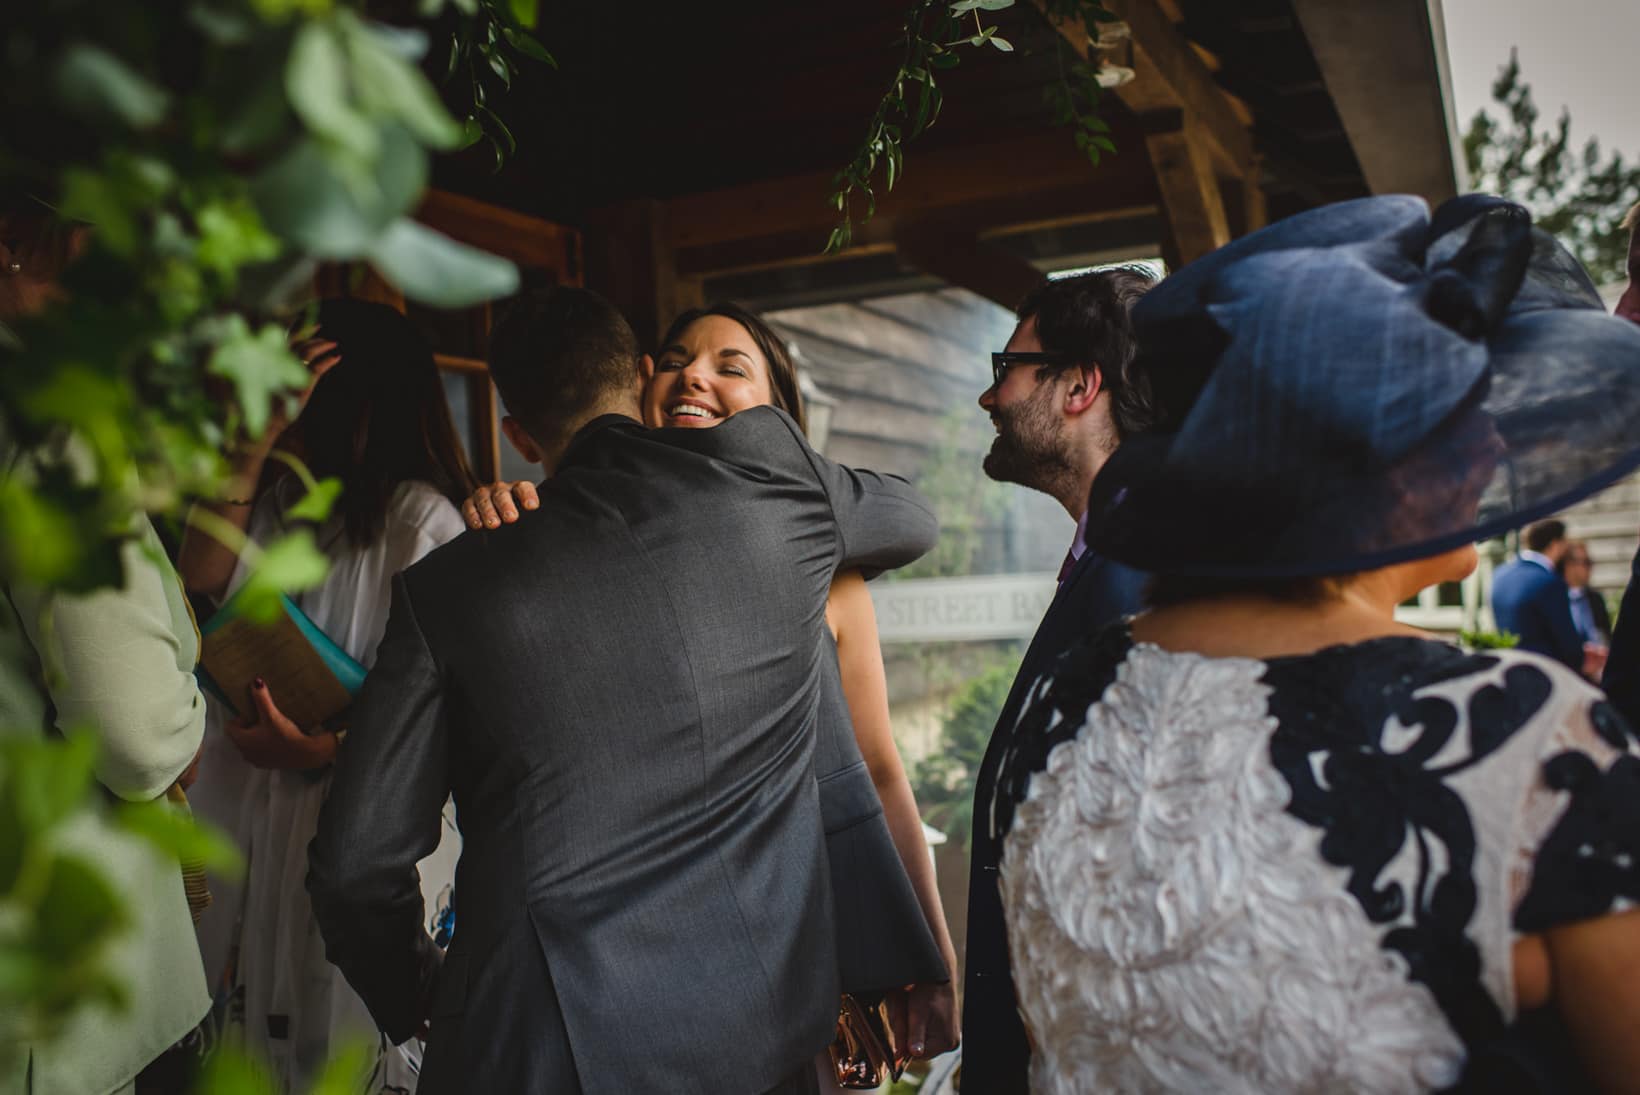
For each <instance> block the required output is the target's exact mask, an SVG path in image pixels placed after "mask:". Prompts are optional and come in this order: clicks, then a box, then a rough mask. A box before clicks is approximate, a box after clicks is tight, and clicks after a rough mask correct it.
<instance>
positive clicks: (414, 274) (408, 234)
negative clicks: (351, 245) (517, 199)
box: [369, 218, 518, 308]
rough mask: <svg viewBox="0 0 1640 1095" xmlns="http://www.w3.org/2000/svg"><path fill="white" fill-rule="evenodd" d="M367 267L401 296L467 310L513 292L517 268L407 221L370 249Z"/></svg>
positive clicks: (516, 286)
mask: <svg viewBox="0 0 1640 1095" xmlns="http://www.w3.org/2000/svg"><path fill="white" fill-rule="evenodd" d="M369 258H370V261H371V263H372V264H373V265H374V266H375V267H376V269H377V270H379V271H380V272H381V274H382V276H384V277H385V278H387V280H388V281H390V282H392V283H393V284H394V285H396V286H398V288H399V289H400V290H401V291H403V293H404V294H405V295H406V296H408V297H411V298H413V299H415V300H418V301H421V302H422V303H424V304H431V305H433V306H435V307H439V308H470V307H472V306H473V305H475V304H479V303H482V302H483V301H486V300H494V299H496V298H497V297H505V296H510V295H511V294H513V293H515V292H517V291H518V268H517V267H516V266H514V265H513V264H512V263H510V262H508V261H507V260H506V259H502V258H497V257H496V256H494V255H491V254H488V253H486V252H484V251H480V250H478V249H477V248H474V247H468V246H467V245H466V244H463V243H457V242H456V241H455V240H452V239H450V238H449V237H448V236H445V235H442V234H440V233H438V232H435V231H433V230H432V229H431V228H426V227H424V226H422V225H420V224H417V223H416V222H415V221H412V220H409V219H408V218H401V219H400V220H398V221H396V222H394V224H393V225H392V226H391V227H390V228H388V230H387V231H386V232H385V233H383V234H382V237H381V239H380V240H379V241H377V243H376V245H375V246H374V247H373V248H371V250H370V254H369Z"/></svg>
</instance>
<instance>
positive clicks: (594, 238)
mask: <svg viewBox="0 0 1640 1095" xmlns="http://www.w3.org/2000/svg"><path fill="white" fill-rule="evenodd" d="M586 247H587V284H588V285H590V286H591V287H592V288H594V289H596V290H598V291H599V292H600V293H602V294H604V295H605V296H606V297H608V298H609V299H610V301H611V302H613V303H614V305H615V306H616V307H617V308H619V309H620V310H621V312H622V314H623V315H625V316H626V318H627V321H628V322H630V323H631V324H632V329H633V331H634V332H635V333H636V334H637V336H638V345H640V346H642V347H643V348H644V349H646V350H648V349H652V348H653V347H654V346H655V344H656V343H657V342H658V341H659V340H660V337H661V335H662V333H664V332H665V330H666V328H667V326H668V325H669V324H670V323H671V322H672V320H673V318H674V317H676V316H677V314H678V313H679V312H681V311H683V310H684V309H686V308H698V307H700V305H701V304H702V303H703V299H704V298H703V296H702V286H701V279H700V278H699V277H696V276H693V275H688V274H680V273H679V271H678V263H677V252H676V249H675V248H674V247H673V246H672V242H671V236H670V232H669V225H668V214H667V209H666V206H665V203H662V202H658V201H653V200H650V199H639V200H636V201H630V202H621V203H619V204H618V205H611V206H605V207H604V208H602V209H597V210H594V211H593V212H592V213H591V214H589V216H588V218H587V241H586Z"/></svg>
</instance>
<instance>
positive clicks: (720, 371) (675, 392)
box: [643, 315, 774, 429]
mask: <svg viewBox="0 0 1640 1095" xmlns="http://www.w3.org/2000/svg"><path fill="white" fill-rule="evenodd" d="M772 402H774V386H773V384H772V382H771V381H770V379H769V362H768V360H767V359H766V358H765V357H764V356H763V352H762V351H761V350H759V349H758V348H757V343H756V341H754V340H753V338H752V336H751V335H750V334H749V333H748V332H747V330H746V328H744V327H742V326H741V325H740V324H738V323H736V322H735V321H734V320H732V319H730V318H728V317H727V316H715V315H707V316H702V317H700V318H699V319H697V320H695V321H694V322H693V323H691V324H689V326H687V327H685V328H684V329H683V331H682V333H681V334H679V335H678V336H677V338H676V339H674V340H673V341H672V342H671V343H669V344H668V345H665V346H662V347H661V349H660V353H659V354H657V355H656V357H655V363H654V367H653V369H652V371H651V372H650V374H649V376H648V380H647V383H646V384H645V385H644V393H643V420H644V425H646V426H650V427H656V426H682V427H684V428H686V429H704V428H709V427H711V426H716V425H717V424H718V423H719V422H722V421H723V420H724V419H725V418H728V417H729V416H730V415H732V414H735V413H737V412H739V411H744V410H747V409H748V408H751V407H762V406H766V405H768V404H769V403H772Z"/></svg>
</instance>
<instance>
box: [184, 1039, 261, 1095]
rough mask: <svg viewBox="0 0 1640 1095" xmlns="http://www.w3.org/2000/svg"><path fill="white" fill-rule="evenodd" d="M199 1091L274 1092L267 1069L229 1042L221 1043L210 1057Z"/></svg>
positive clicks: (232, 1094) (231, 1094)
mask: <svg viewBox="0 0 1640 1095" xmlns="http://www.w3.org/2000/svg"><path fill="white" fill-rule="evenodd" d="M196 1090H197V1091H198V1093H199V1095H275V1088H274V1083H273V1078H272V1077H271V1076H270V1075H269V1074H268V1071H267V1069H266V1068H265V1067H263V1066H261V1065H259V1064H257V1063H256V1061H255V1060H254V1059H252V1057H251V1056H250V1054H248V1053H246V1052H245V1051H244V1050H243V1049H240V1048H239V1047H237V1046H234V1045H230V1044H224V1045H221V1046H218V1047H217V1048H216V1050H215V1051H214V1052H212V1053H211V1054H210V1055H209V1056H207V1058H206V1061H205V1067H204V1069H203V1070H202V1072H201V1075H200V1079H199V1086H198V1088H197V1089H196Z"/></svg>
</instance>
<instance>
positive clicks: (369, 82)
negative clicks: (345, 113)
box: [344, 22, 461, 149]
mask: <svg viewBox="0 0 1640 1095" xmlns="http://www.w3.org/2000/svg"><path fill="white" fill-rule="evenodd" d="M344 26H345V27H347V30H346V41H347V54H348V57H349V58H351V60H352V63H353V76H354V83H355V86H356V87H357V88H358V91H359V99H360V102H361V104H362V105H364V106H365V107H366V108H367V109H368V110H370V111H371V112H372V113H373V114H375V115H376V116H377V117H380V118H395V117H396V118H397V119H398V120H399V121H401V122H403V123H404V126H405V128H407V129H409V130H410V132H411V133H413V134H414V135H415V136H416V138H417V139H418V140H420V141H421V142H422V143H423V144H425V145H428V146H429V147H431V148H446V149H447V148H454V147H456V145H457V143H458V142H459V141H460V140H461V127H460V126H459V125H458V124H457V123H456V120H455V119H454V118H452V117H450V114H449V112H448V111H446V110H445V109H444V104H443V103H442V102H441V101H440V100H439V97H438V93H437V92H435V91H434V90H433V85H431V84H429V83H428V82H427V77H425V76H423V75H422V74H421V70H420V69H419V68H416V67H415V66H414V65H413V64H411V63H410V62H409V61H406V60H405V59H404V58H403V57H400V56H398V55H397V54H396V53H394V52H393V50H391V49H389V48H388V47H387V45H386V44H385V43H384V41H383V39H382V38H381V37H380V35H379V34H378V33H377V32H376V31H375V30H374V29H373V28H371V27H368V26H366V25H364V24H363V23H352V22H350V23H347V24H344Z"/></svg>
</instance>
